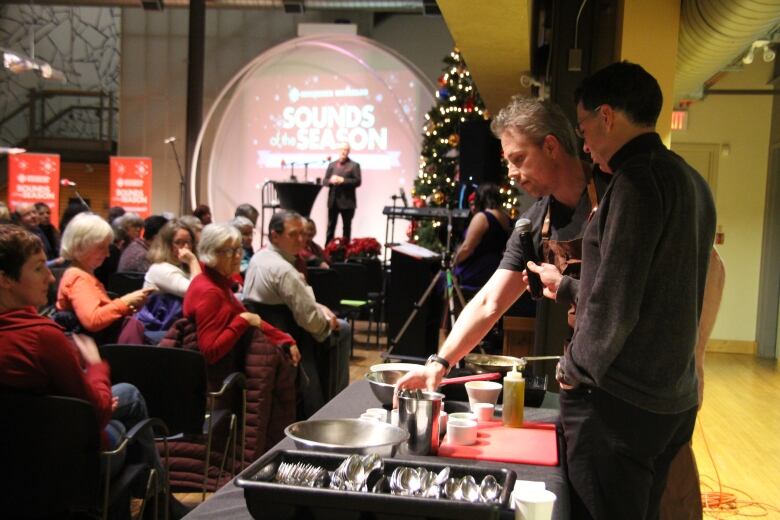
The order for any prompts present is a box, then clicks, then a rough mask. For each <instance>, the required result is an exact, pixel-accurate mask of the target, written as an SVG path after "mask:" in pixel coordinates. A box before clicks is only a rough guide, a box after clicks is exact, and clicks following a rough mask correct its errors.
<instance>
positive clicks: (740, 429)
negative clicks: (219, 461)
mask: <svg viewBox="0 0 780 520" xmlns="http://www.w3.org/2000/svg"><path fill="white" fill-rule="evenodd" d="M356 329H357V330H356V336H355V340H356V341H355V344H356V346H355V349H354V353H353V357H352V362H351V363H350V371H349V372H350V381H351V382H352V381H356V380H359V379H361V378H363V376H364V375H365V373H366V372H367V371H368V368H369V367H370V366H371V365H372V364H374V363H379V362H381V358H380V354H381V352H382V351H383V349H384V348H385V344H384V338H382V343H381V344H380V346H379V347H377V346H376V345H375V343H374V341H375V337H374V336H372V337H371V341H372V342H371V343H370V344H368V343H366V336H365V324H363V323H358V324H357V326H356ZM704 370H705V390H704V396H705V397H704V406H703V408H702V410H701V412H700V414H699V420H698V423H697V425H696V432H695V434H694V439H693V448H694V452H695V454H696V459H697V461H698V465H699V473H700V475H701V479H702V492H703V493H706V492H718V491H721V492H723V493H730V494H732V495H734V496H735V498H736V499H737V501H736V503H729V504H726V505H724V506H723V507H722V508H720V509H714V508H713V509H712V510H709V511H708V512H707V513H706V514H705V518H722V519H732V518H756V517H759V518H766V519H778V520H780V399H779V398H778V397H780V367H779V366H778V364H777V363H776V362H775V361H767V360H761V359H758V358H755V357H753V356H749V355H742V354H721V353H708V354H707V357H706V358H705V366H704ZM718 479H720V486H719V484H718ZM177 497H178V498H179V500H181V501H183V502H185V503H187V504H188V505H196V504H198V503H199V502H200V494H199V493H186V494H185V493H182V494H177ZM723 498H724V502H726V501H728V500H729V499H730V498H732V497H731V496H729V495H723ZM753 502H755V503H758V504H763V506H751V505H749V504H750V503H753Z"/></svg>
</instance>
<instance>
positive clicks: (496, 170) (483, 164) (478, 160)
mask: <svg viewBox="0 0 780 520" xmlns="http://www.w3.org/2000/svg"><path fill="white" fill-rule="evenodd" d="M459 142H460V180H461V181H462V182H472V183H475V184H482V183H483V182H492V183H495V184H501V180H502V179H501V176H502V175H501V173H502V171H501V170H502V168H501V141H499V140H498V139H496V138H495V136H494V135H493V133H492V132H491V131H490V122H489V121H484V120H479V121H466V122H465V123H463V124H462V125H460V141H459Z"/></svg>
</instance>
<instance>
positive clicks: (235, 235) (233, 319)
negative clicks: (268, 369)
mask: <svg viewBox="0 0 780 520" xmlns="http://www.w3.org/2000/svg"><path fill="white" fill-rule="evenodd" d="M243 251H244V249H243V247H242V245H241V232H240V231H239V230H238V229H236V228H234V227H233V226H229V225H227V224H209V225H208V226H206V227H204V228H203V233H202V234H201V237H200V242H198V258H200V261H201V262H203V264H204V266H205V267H204V269H203V272H202V273H201V274H199V275H198V276H196V277H195V278H194V279H193V280H192V283H190V287H189V289H187V294H185V295H184V316H185V317H188V318H191V319H192V320H193V321H194V322H195V327H196V329H197V334H198V345H199V346H200V349H201V352H202V353H203V355H204V356H205V358H206V361H208V362H209V364H212V365H214V364H216V363H218V362H220V361H222V360H223V359H224V358H225V357H226V356H227V355H228V354H231V357H233V356H232V354H233V349H234V347H236V345H237V344H238V343H239V340H240V339H242V336H243V335H244V333H245V332H247V331H248V330H250V329H251V328H252V327H257V328H259V329H260V331H261V332H262V333H263V334H265V336H266V337H267V338H268V340H269V341H270V342H271V343H273V344H276V345H290V350H289V354H290V358H291V360H292V363H293V365H296V366H297V365H298V362H299V361H300V359H301V354H300V352H299V351H298V347H297V346H296V345H295V340H294V339H293V338H292V336H290V335H289V334H287V333H285V332H282V331H281V330H279V329H277V328H276V327H274V326H272V325H270V324H268V323H266V322H264V321H263V320H262V319H261V318H260V316H258V315H257V314H254V313H252V312H248V311H247V310H246V308H245V307H244V305H243V304H242V303H241V302H240V301H238V299H237V298H236V297H235V295H234V294H233V279H232V276H233V275H235V274H236V273H238V272H239V270H240V269H241V256H242V254H243ZM236 359H238V360H240V359H241V358H240V357H238V358H236ZM233 364H234V365H235V364H236V363H233ZM238 364H240V362H239V363H238Z"/></svg>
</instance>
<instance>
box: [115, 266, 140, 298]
mask: <svg viewBox="0 0 780 520" xmlns="http://www.w3.org/2000/svg"><path fill="white" fill-rule="evenodd" d="M145 275H146V273H134V272H131V271H119V272H117V273H112V274H111V276H109V277H108V285H106V290H107V291H108V292H111V293H114V294H116V295H117V296H124V295H125V294H127V293H131V292H133V291H137V290H139V289H141V288H143V286H144V276H145Z"/></svg>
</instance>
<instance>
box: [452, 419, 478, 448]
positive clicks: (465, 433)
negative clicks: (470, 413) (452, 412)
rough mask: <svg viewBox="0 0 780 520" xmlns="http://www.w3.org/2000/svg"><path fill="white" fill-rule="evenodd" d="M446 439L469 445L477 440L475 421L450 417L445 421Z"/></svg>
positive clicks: (453, 442) (461, 444) (460, 444)
mask: <svg viewBox="0 0 780 520" xmlns="http://www.w3.org/2000/svg"><path fill="white" fill-rule="evenodd" d="M447 439H448V440H449V441H450V444H457V445H459V446H470V445H472V444H474V443H475V442H477V421H469V420H465V419H450V420H449V421H447Z"/></svg>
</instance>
